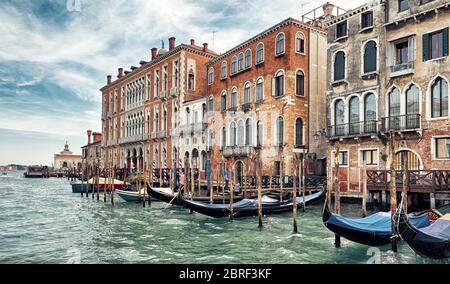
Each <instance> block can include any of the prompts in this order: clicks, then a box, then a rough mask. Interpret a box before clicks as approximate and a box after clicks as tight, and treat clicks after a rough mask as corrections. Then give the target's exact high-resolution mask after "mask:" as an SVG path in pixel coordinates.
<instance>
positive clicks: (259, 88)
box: [256, 78, 264, 102]
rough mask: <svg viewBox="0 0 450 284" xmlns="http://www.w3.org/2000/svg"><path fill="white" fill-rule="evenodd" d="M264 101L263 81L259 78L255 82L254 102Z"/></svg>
mask: <svg viewBox="0 0 450 284" xmlns="http://www.w3.org/2000/svg"><path fill="white" fill-rule="evenodd" d="M263 100H264V80H263V79H262V78H259V79H258V80H257V81H256V101H257V102H262V101H263Z"/></svg>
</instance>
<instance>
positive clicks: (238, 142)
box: [207, 18, 326, 182]
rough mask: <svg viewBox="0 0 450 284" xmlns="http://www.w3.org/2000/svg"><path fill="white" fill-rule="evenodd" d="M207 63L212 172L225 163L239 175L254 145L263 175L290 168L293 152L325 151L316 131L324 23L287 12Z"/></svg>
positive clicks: (248, 168)
mask: <svg viewBox="0 0 450 284" xmlns="http://www.w3.org/2000/svg"><path fill="white" fill-rule="evenodd" d="M207 71H208V75H207V84H208V86H207V94H208V98H207V121H208V131H207V149H208V157H209V159H210V160H211V167H212V169H213V172H215V173H217V171H216V169H219V168H220V169H223V167H224V166H226V167H227V168H228V169H229V170H231V171H232V172H233V173H234V176H236V177H237V180H239V181H240V182H242V173H248V174H249V175H253V174H254V170H255V169H254V164H255V157H256V154H257V153H260V155H261V159H262V161H263V168H262V174H263V176H277V175H282V174H283V175H286V176H292V174H293V172H292V169H293V163H294V157H295V153H296V152H310V153H315V154H317V156H319V157H320V156H324V155H325V147H324V145H325V140H323V141H322V142H321V141H320V139H322V138H321V136H320V135H316V134H317V132H320V131H321V130H322V129H323V128H324V127H325V120H324V116H323V114H324V113H325V104H324V103H321V102H324V101H325V94H326V82H325V80H320V78H325V77H326V33H325V31H324V30H323V29H321V28H319V27H315V26H314V25H308V24H305V23H303V22H301V21H298V20H295V19H291V18H290V19H287V20H285V21H283V22H281V23H279V24H277V25H275V26H273V27H271V28H269V29H268V30H266V31H264V32H262V33H260V34H258V35H256V36H254V37H253V38H251V39H249V40H247V41H245V42H243V43H241V44H239V45H238V46H236V47H235V48H233V49H231V50H229V51H227V52H225V53H224V54H222V55H221V56H219V57H217V58H215V59H213V60H211V61H210V62H208V63H207ZM317 136H318V138H317V139H314V138H313V137H317ZM310 169H311V170H312V171H314V169H313V167H311V168H310ZM220 171H222V170H220Z"/></svg>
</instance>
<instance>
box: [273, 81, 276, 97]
mask: <svg viewBox="0 0 450 284" xmlns="http://www.w3.org/2000/svg"><path fill="white" fill-rule="evenodd" d="M275 87H276V84H275V78H272V97H275Z"/></svg>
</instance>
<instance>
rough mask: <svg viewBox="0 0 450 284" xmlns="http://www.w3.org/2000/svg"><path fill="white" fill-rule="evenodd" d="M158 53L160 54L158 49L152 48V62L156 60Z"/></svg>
mask: <svg viewBox="0 0 450 284" xmlns="http://www.w3.org/2000/svg"><path fill="white" fill-rule="evenodd" d="M157 53H158V49H157V48H156V47H154V48H152V60H153V59H155V58H156V54H157Z"/></svg>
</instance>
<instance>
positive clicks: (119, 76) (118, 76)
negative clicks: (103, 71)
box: [117, 68, 123, 79]
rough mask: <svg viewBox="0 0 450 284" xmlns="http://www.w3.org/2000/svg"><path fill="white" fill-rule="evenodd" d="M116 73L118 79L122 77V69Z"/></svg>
mask: <svg viewBox="0 0 450 284" xmlns="http://www.w3.org/2000/svg"><path fill="white" fill-rule="evenodd" d="M118 71H119V74H118V75H117V78H119V79H120V78H122V77H123V68H119V69H118Z"/></svg>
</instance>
